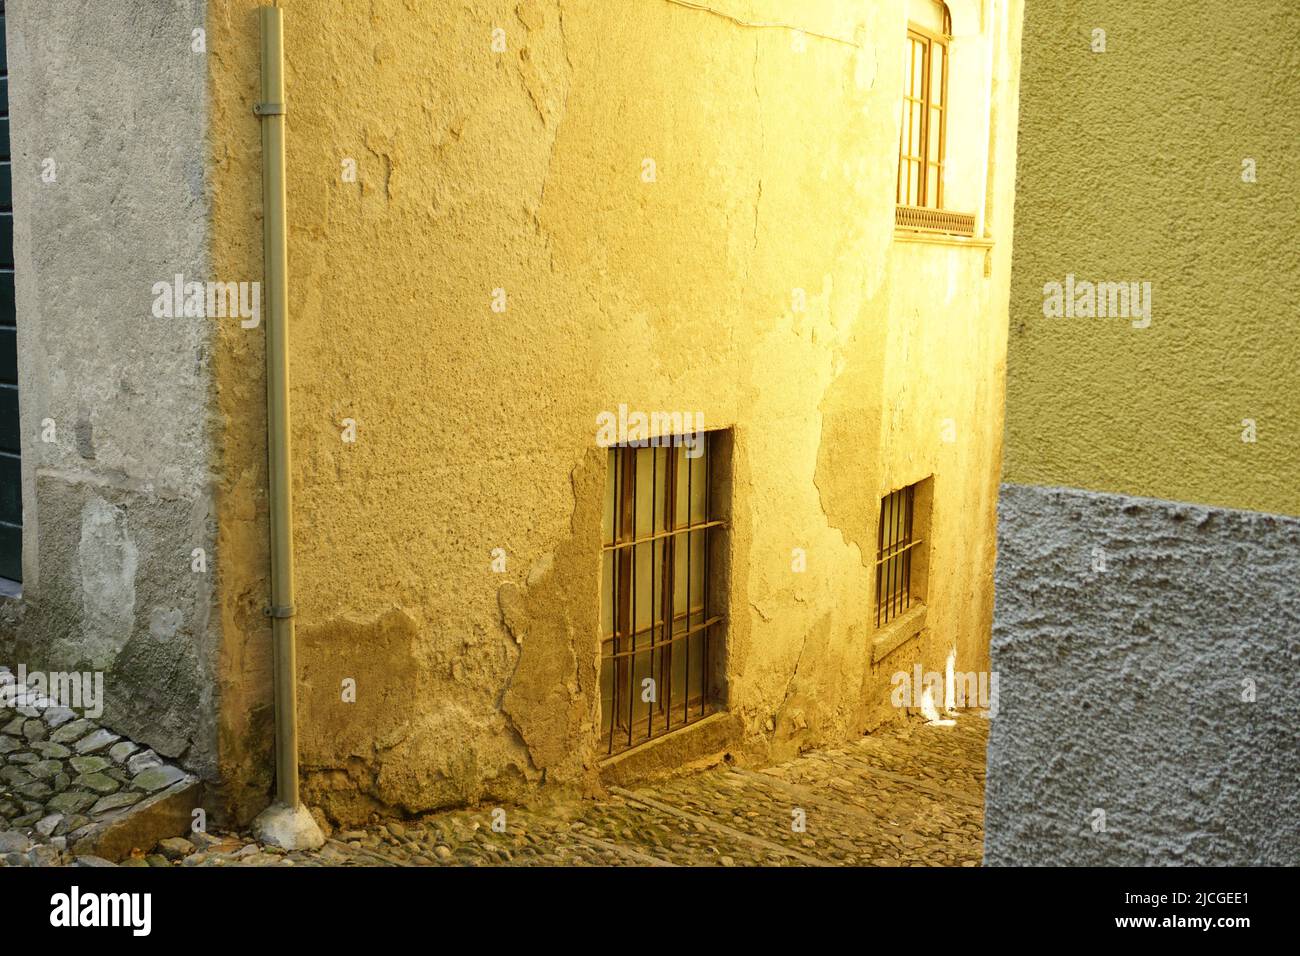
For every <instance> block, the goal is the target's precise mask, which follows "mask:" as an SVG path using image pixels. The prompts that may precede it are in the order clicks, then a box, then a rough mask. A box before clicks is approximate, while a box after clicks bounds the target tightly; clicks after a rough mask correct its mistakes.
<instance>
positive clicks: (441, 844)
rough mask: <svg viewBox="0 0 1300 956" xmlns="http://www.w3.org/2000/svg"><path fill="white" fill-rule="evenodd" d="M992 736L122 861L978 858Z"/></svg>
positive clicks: (965, 735)
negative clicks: (315, 843)
mask: <svg viewBox="0 0 1300 956" xmlns="http://www.w3.org/2000/svg"><path fill="white" fill-rule="evenodd" d="M987 733H988V724H987V721H986V720H984V719H982V718H980V717H977V716H963V717H961V718H959V719H958V721H957V722H956V725H955V726H937V725H929V724H924V723H921V722H911V723H907V724H902V725H898V726H895V727H890V728H887V729H885V730H883V731H881V732H878V733H876V734H873V735H871V736H869V737H865V738H863V739H862V740H860V741H858V742H856V743H854V744H851V745H848V746H845V747H841V748H837V749H833V750H822V751H816V752H812V753H808V754H805V755H803V756H801V757H799V758H797V759H794V760H791V761H789V762H787V763H784V764H780V765H778V766H774V767H769V768H765V769H762V770H745V769H737V768H734V767H727V766H723V767H718V768H715V769H711V770H706V771H702V772H699V773H694V774H691V775H689V776H683V777H679V778H674V779H670V780H667V781H664V782H660V783H657V784H654V785H647V786H644V787H637V788H634V789H630V790H625V789H622V788H612V789H611V791H610V795H609V797H608V798H606V799H603V800H577V799H572V800H565V801H557V802H553V803H551V804H549V805H546V806H541V805H539V806H537V807H531V808H523V807H504V808H499V809H498V808H495V807H492V806H488V805H483V806H480V807H477V808H474V809H465V810H452V811H445V812H439V813H433V814H429V815H427V816H425V817H423V818H421V819H419V820H412V821H406V822H402V823H397V822H386V823H376V824H375V825H373V826H371V827H368V828H366V829H358V830H351V831H343V832H336V833H334V834H333V835H332V836H331V838H330V839H329V840H328V841H327V842H326V844H325V846H324V847H323V848H321V849H320V850H316V851H310V852H293V853H285V852H283V851H281V850H278V849H276V848H272V847H263V846H259V845H258V844H257V843H255V842H252V840H251V838H250V837H248V836H246V835H241V834H202V833H200V834H192V835H191V837H190V838H189V839H184V838H175V839H171V840H164V841H163V842H162V843H161V844H160V845H159V846H158V847H156V848H154V849H153V850H152V852H150V853H147V854H143V853H142V854H138V855H137V856H135V857H134V858H132V859H130V860H127V861H125V863H124V865H128V866H339V865H342V866H500V865H505V866H554V865H565V866H610V865H623V866H626V865H631V866H701V865H704V866H978V865H979V863H980V858H981V851H982V843H983V802H984V801H983V790H984V749H985V742H986V739H987ZM494 811H495V812H496V814H497V817H496V819H497V820H498V825H499V826H500V824H501V823H502V822H503V823H504V831H503V832H502V831H500V830H494V829H493V822H494ZM501 812H504V814H505V815H504V819H503V820H502V818H501V817H500V813H501ZM801 825H802V826H801ZM68 862H72V861H68ZM77 862H80V863H82V864H83V865H85V864H96V863H98V864H103V863H104V861H98V860H93V859H81V860H79V861H77Z"/></svg>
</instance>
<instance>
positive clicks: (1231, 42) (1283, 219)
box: [1004, 0, 1300, 515]
mask: <svg viewBox="0 0 1300 956" xmlns="http://www.w3.org/2000/svg"><path fill="white" fill-rule="evenodd" d="M1096 28H1101V29H1104V30H1105V31H1106V39H1107V43H1106V46H1107V49H1106V52H1105V53H1093V52H1091V48H1090V46H1091V43H1092V31H1093V30H1094V29H1096ZM1297 34H1300V6H1297V5H1296V4H1295V3H1293V2H1290V0H1243V2H1240V3H1234V4H1231V5H1224V4H1223V3H1221V2H1218V0H1191V2H1187V3H1180V4H1170V3H1167V2H1161V0H1092V2H1089V3H1077V2H1073V0H1038V2H1036V3H1033V4H1030V5H1029V7H1028V9H1027V11H1026V15H1025V60H1024V85H1023V89H1022V94H1021V107H1022V108H1021V116H1020V123H1021V141H1022V143H1023V144H1024V149H1023V150H1022V152H1021V156H1020V163H1019V176H1018V189H1017V201H1016V210H1017V222H1016V257H1015V268H1014V271H1013V286H1012V305H1011V344H1010V350H1009V353H1010V354H1009V363H1008V381H1007V437H1006V445H1007V447H1006V464H1005V474H1004V478H1005V480H1007V481H1013V482H1020V483H1026V484H1043V485H1072V486H1078V487H1083V488H1091V489H1096V490H1104V491H1118V492H1125V493H1129V494H1137V495H1148V496H1152V497H1158V498H1169V499H1173V500H1181V501H1197V502H1204V503H1207V504H1218V505H1226V506H1229V507H1236V508H1249V509H1252V510H1258V511H1268V512H1274V513H1279V514H1290V515H1297V514H1300V483H1297V482H1296V481H1295V474H1296V460H1297V454H1296V449H1297V447H1300V414H1298V413H1297V410H1298V408H1300V405H1298V404H1297V398H1296V395H1297V393H1300V344H1298V342H1297V338H1296V335H1295V321H1294V313H1295V303H1296V302H1297V300H1300V247H1298V246H1297V244H1296V242H1295V241H1294V239H1295V229H1294V223H1295V203H1294V197H1295V195H1296V193H1297V191H1300V155H1298V150H1300V146H1298V145H1297V144H1300V109H1297V105H1296V104H1297V103H1298V102H1300V46H1297V45H1296V43H1295V37H1296V36H1297ZM1244 159H1254V160H1255V162H1256V167H1257V179H1258V181H1257V182H1256V183H1254V184H1248V183H1244V182H1243V181H1242V161H1243V160H1244ZM1067 273H1074V274H1075V275H1077V276H1078V277H1079V278H1080V279H1088V280H1090V281H1097V280H1104V281H1117V282H1118V281H1138V280H1144V281H1150V282H1151V283H1152V295H1153V309H1152V320H1151V325H1150V327H1149V328H1146V329H1134V328H1132V327H1131V325H1130V323H1129V322H1128V321H1125V320H1123V319H1083V318H1075V319H1068V318H1061V319H1046V318H1044V317H1043V312H1042V305H1043V285H1044V283H1047V282H1050V281H1053V280H1055V281H1063V280H1064V278H1065V276H1066V275H1067ZM1243 419H1253V420H1254V421H1255V423H1256V427H1257V431H1258V441H1257V442H1255V443H1246V442H1243V441H1242V440H1241V436H1242V432H1243V424H1242V420H1243Z"/></svg>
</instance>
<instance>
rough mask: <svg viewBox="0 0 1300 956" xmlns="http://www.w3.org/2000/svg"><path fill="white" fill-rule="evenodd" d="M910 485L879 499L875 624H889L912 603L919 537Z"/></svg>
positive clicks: (915, 496)
mask: <svg viewBox="0 0 1300 956" xmlns="http://www.w3.org/2000/svg"><path fill="white" fill-rule="evenodd" d="M918 487H919V485H909V486H908V487H906V488H903V489H902V490H900V491H895V492H893V493H891V494H888V495H885V497H884V498H882V499H881V501H880V528H879V530H878V532H877V534H876V627H880V626H882V625H884V624H888V623H889V622H890V621H892V620H893V619H894V618H896V617H898V616H899V615H900V614H902V613H903V612H904V611H906V610H907V609H908V608H910V607H911V606H912V598H913V595H914V593H915V592H914V591H913V580H912V566H913V560H914V558H915V556H916V549H917V547H918V546H919V545H920V544H921V538H920V537H919V536H917V535H916V534H915V533H914V528H915V525H916V510H917V509H916V498H917V495H916V491H917V488H918Z"/></svg>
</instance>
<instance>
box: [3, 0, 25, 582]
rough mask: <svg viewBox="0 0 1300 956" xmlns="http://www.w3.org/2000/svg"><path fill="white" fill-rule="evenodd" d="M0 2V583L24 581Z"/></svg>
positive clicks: (5, 58)
mask: <svg viewBox="0 0 1300 956" xmlns="http://www.w3.org/2000/svg"><path fill="white" fill-rule="evenodd" d="M4 14H5V5H4V2H3V0H0V578H8V579H9V580H11V581H21V580H22V577H23V491H22V478H21V475H22V468H21V466H20V460H19V450H20V446H19V430H18V330H17V314H16V313H15V311H14V205H13V194H14V190H13V164H12V163H11V162H10V156H9V58H8V56H6V55H5V15H4Z"/></svg>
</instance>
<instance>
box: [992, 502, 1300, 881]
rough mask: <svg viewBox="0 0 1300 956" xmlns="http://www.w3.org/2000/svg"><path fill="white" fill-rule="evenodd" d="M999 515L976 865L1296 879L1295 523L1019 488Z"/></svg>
mask: <svg viewBox="0 0 1300 956" xmlns="http://www.w3.org/2000/svg"><path fill="white" fill-rule="evenodd" d="M998 512H999V523H998V560H997V600H996V609H995V615H994V627H993V641H992V665H993V669H994V670H995V671H996V672H997V673H998V674H999V677H1000V681H1001V694H1000V710H999V713H998V716H997V719H995V720H994V721H993V725H992V728H991V734H990V739H989V759H988V787H987V809H986V823H985V826H986V836H985V840H986V843H985V859H986V862H987V863H989V864H993V865H997V864H1024V865H1055V864H1061V865H1102V864H1110V865H1153V864H1155V865H1167V864H1187V865H1283V864H1285V865H1294V864H1295V863H1296V862H1297V861H1298V860H1300V827H1297V826H1296V820H1297V819H1300V789H1298V788H1297V787H1296V781H1297V780H1300V731H1297V727H1300V697H1298V696H1297V694H1296V675H1297V674H1300V519H1295V518H1289V517H1283V516H1278V515H1268V514H1260V513H1255V512H1245V511H1233V510H1228V509H1220V508H1209V507H1203V506H1198V505H1189V504H1180V503H1175V502H1169V501H1161V500H1153V499H1141V498H1130V497H1125V496H1122V495H1112V494H1096V493H1091V492H1084V491H1078V490H1074V489H1061V488H1041V487H1029V486H1022V485H1004V486H1003V488H1002V494H1001V500H1000V502H999V507H998ZM1103 813H1104V829H1101V826H1102V823H1103V818H1102V816H1101V814H1103Z"/></svg>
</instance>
